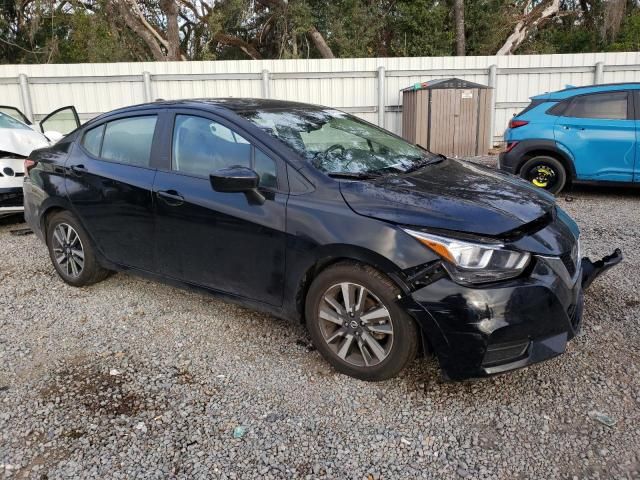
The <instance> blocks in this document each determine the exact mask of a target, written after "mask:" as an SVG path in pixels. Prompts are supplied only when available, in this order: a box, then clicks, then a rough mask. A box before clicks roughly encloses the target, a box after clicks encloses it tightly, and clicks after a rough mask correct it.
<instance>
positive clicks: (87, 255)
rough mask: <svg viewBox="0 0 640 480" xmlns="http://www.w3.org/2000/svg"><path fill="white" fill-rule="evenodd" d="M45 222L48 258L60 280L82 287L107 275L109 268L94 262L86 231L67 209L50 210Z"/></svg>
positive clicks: (95, 259) (93, 252) (93, 253)
mask: <svg viewBox="0 0 640 480" xmlns="http://www.w3.org/2000/svg"><path fill="white" fill-rule="evenodd" d="M46 225H47V229H46V233H47V247H48V248H49V257H50V258H51V263H53V266H54V268H55V269H56V272H58V275H59V276H60V278H62V280H64V281H65V282H66V283H68V284H69V285H71V286H73V287H85V286H87V285H92V284H94V283H97V282H100V281H102V280H104V279H105V278H107V276H108V275H109V273H110V272H109V270H106V269H105V268H103V267H101V266H100V264H99V263H98V260H97V258H96V255H95V249H94V247H93V244H92V243H91V240H90V239H89V236H88V235H87V232H86V231H85V229H84V228H82V225H81V224H80V222H79V221H78V220H77V219H76V217H75V216H74V215H73V214H71V212H68V211H61V212H56V213H54V214H53V215H52V216H51V217H50V218H48V219H47V224H46ZM63 257H64V259H62V258H63ZM61 259H62V260H61Z"/></svg>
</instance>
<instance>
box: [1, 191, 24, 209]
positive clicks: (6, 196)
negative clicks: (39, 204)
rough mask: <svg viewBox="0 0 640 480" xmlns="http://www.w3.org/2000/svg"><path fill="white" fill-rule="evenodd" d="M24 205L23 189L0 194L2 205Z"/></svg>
mask: <svg viewBox="0 0 640 480" xmlns="http://www.w3.org/2000/svg"><path fill="white" fill-rule="evenodd" d="M22 205H24V196H23V195H22V191H19V192H11V193H1V194H0V207H21V206H22Z"/></svg>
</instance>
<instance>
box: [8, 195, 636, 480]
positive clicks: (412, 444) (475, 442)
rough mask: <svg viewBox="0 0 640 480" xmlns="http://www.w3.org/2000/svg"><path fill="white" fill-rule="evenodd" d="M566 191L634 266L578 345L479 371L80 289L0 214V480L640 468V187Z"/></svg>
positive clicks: (541, 474) (194, 306)
mask: <svg viewBox="0 0 640 480" xmlns="http://www.w3.org/2000/svg"><path fill="white" fill-rule="evenodd" d="M559 202H560V204H561V205H562V207H564V208H566V209H567V210H568V211H569V212H570V213H571V214H572V215H573V216H574V218H575V219H576V220H577V221H578V223H579V224H580V226H581V228H582V235H583V245H584V249H585V251H586V254H588V255H593V256H602V255H604V254H607V253H609V252H610V251H611V250H612V248H613V247H621V248H622V249H623V251H624V253H625V255H626V259H625V262H624V263H623V264H622V265H621V266H620V267H619V268H616V269H614V270H613V271H611V272H610V273H609V274H608V275H607V276H606V277H603V278H601V279H599V280H598V281H596V283H594V285H593V286H592V288H591V290H589V292H588V294H587V297H586V314H585V319H584V331H583V334H582V335H581V336H580V337H578V338H577V339H576V340H575V341H574V342H572V344H571V345H570V347H569V350H568V352H567V353H566V354H565V355H563V356H561V357H559V358H556V359H554V360H551V361H549V362H546V363H544V364H540V365H537V366H534V367H531V368H527V369H524V370H520V371H517V372H513V373H510V374H507V375H503V376H499V377H494V378H489V379H485V380H480V381H473V382H465V383H443V382H442V381H441V380H440V378H439V372H438V369H437V364H436V362H435V361H434V360H429V359H427V360H424V359H423V360H419V361H416V362H415V363H414V364H413V365H412V366H411V368H409V369H408V370H407V371H405V372H404V373H403V374H402V375H401V376H400V377H399V378H396V379H393V380H390V381H387V382H384V383H378V384H369V383H365V382H361V381H358V380H354V379H351V378H348V377H345V376H342V375H339V374H337V373H335V372H334V371H333V370H332V369H331V368H330V367H329V366H328V365H327V364H326V363H325V362H324V361H323V360H322V358H321V357H320V355H319V354H318V353H317V352H315V351H313V350H311V349H309V348H306V344H307V342H308V338H307V335H306V333H305V331H304V329H303V328H302V327H300V326H292V325H289V324H287V323H285V322H283V321H280V320H277V319H275V318H272V317H270V316H268V315H263V314H259V313H255V312H252V311H249V310H246V309H243V308H240V307H237V306H234V305H231V304H228V303H224V302H222V301H219V300H216V299H213V298H211V297H206V296H203V295H200V294H195V293H190V292H186V291H183V290H180V289H176V288H172V287H169V286H165V285H160V284H156V283H152V282H149V281H146V280H141V279H139V278H136V277H132V276H129V275H125V274H117V275H114V276H112V277H110V278H109V279H107V280H106V281H105V282H103V283H100V284H98V285H95V286H92V287H90V288H83V289H74V288H71V287H68V286H66V285H65V284H64V283H63V282H62V281H61V280H60V279H59V278H58V277H57V276H56V274H55V273H54V269H53V267H52V266H51V264H50V262H49V259H48V256H47V253H46V249H45V247H44V246H43V245H41V244H40V243H39V242H38V241H37V239H36V238H35V236H34V235H29V236H23V237H21V236H14V235H11V234H10V230H11V229H15V228H17V227H21V226H23V225H22V224H20V223H17V221H15V220H13V221H7V220H0V246H1V248H0V286H1V288H0V475H1V474H4V475H5V476H6V477H10V478H38V479H45V478H49V479H52V478H72V477H73V478H355V479H359V478H364V479H378V478H385V479H386V478H402V479H406V478H434V479H440V478H498V479H524V478H542V479H548V478H568V479H574V478H579V479H583V478H602V479H604V478H640V431H639V429H640V415H639V412H640V362H639V358H640V347H639V345H640V325H639V323H638V319H639V318H640V296H639V294H638V290H639V289H640V273H639V268H640V254H639V253H638V244H639V241H640V191H638V190H613V189H580V190H577V191H574V192H572V193H570V194H568V195H566V194H565V195H563V196H561V197H560V200H559ZM595 412H597V413H595ZM598 414H603V415H606V416H608V417H610V418H611V419H612V420H614V421H615V422H616V423H615V425H614V426H613V427H608V426H605V425H603V424H602V423H600V422H599V421H598V420H597V419H596V418H595V417H596V416H597V415H598ZM605 420H606V418H605ZM234 433H235V436H234ZM235 437H239V438H235Z"/></svg>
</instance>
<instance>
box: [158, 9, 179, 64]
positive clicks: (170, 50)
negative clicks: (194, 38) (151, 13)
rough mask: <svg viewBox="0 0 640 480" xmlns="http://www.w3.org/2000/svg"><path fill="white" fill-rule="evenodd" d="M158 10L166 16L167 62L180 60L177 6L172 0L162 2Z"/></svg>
mask: <svg viewBox="0 0 640 480" xmlns="http://www.w3.org/2000/svg"><path fill="white" fill-rule="evenodd" d="M160 8H162V11H163V12H164V14H165V15H166V16H167V60H180V58H181V57H180V27H179V26H178V5H177V4H176V2H175V1H174V0H162V1H161V2H160Z"/></svg>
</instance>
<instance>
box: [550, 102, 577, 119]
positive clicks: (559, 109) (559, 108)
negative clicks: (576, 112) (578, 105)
mask: <svg viewBox="0 0 640 480" xmlns="http://www.w3.org/2000/svg"><path fill="white" fill-rule="evenodd" d="M569 103H571V102H570V101H569V100H565V101H564V102H558V103H556V104H555V105H554V106H553V107H551V108H550V109H549V110H547V113H548V114H549V115H559V116H561V115H562V114H563V113H564V111H565V110H566V109H567V107H568V106H569Z"/></svg>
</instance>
